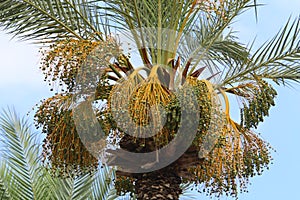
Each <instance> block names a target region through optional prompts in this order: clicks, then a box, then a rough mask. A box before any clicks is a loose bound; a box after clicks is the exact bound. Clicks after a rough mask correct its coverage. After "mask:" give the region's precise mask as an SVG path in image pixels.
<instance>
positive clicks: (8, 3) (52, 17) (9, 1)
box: [0, 0, 103, 42]
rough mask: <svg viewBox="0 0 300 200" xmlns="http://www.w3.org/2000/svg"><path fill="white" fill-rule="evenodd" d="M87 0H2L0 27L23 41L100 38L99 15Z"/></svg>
mask: <svg viewBox="0 0 300 200" xmlns="http://www.w3.org/2000/svg"><path fill="white" fill-rule="evenodd" d="M87 2H88V1H87V0H62V1H57V0H43V1H40V0H3V1H1V2H0V7H1V10H0V27H3V28H4V30H8V31H9V33H11V34H14V35H15V36H18V37H20V38H21V39H24V40H31V39H35V40H38V42H41V41H44V40H57V39H58V38H65V37H66V36H72V37H75V38H77V39H87V38H96V39H98V40H103V35H102V34H101V30H102V28H103V27H102V26H101V24H99V23H98V22H97V20H96V19H97V18H98V16H96V14H95V13H93V10H92V9H91V8H90V7H89V6H85V4H86V3H87Z"/></svg>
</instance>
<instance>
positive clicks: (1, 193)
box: [0, 168, 11, 200]
mask: <svg viewBox="0 0 300 200" xmlns="http://www.w3.org/2000/svg"><path fill="white" fill-rule="evenodd" d="M0 171H3V170H2V168H0ZM9 199H11V197H10V195H9V193H8V189H7V187H6V186H5V184H4V182H3V181H2V179H1V178H0V200H9Z"/></svg>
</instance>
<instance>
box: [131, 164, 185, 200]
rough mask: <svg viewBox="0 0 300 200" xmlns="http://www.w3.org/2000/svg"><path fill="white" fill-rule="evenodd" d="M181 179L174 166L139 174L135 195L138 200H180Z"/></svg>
mask: <svg viewBox="0 0 300 200" xmlns="http://www.w3.org/2000/svg"><path fill="white" fill-rule="evenodd" d="M180 184H181V178H180V176H179V175H178V173H177V170H176V169H175V167H174V166H172V165H171V166H168V167H165V168H163V169H161V170H158V171H154V172H149V173H144V174H139V175H138V176H137V177H136V182H135V193H136V196H137V199H138V200H145V199H150V200H152V199H153V200H154V199H155V200H156V199H157V200H164V199H168V200H178V199H179V195H180V194H181V193H182V189H181V188H180Z"/></svg>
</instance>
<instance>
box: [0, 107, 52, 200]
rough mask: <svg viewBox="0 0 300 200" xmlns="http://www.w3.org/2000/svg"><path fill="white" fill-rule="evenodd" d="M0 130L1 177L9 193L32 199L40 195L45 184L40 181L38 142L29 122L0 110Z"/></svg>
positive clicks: (14, 114)
mask: <svg viewBox="0 0 300 200" xmlns="http://www.w3.org/2000/svg"><path fill="white" fill-rule="evenodd" d="M0 132H1V134H2V136H3V138H4V144H3V145H4V147H3V148H5V151H4V153H3V154H4V155H3V157H4V159H5V161H4V163H5V168H6V169H5V170H6V171H5V172H4V173H3V174H2V175H5V176H3V177H2V179H3V181H4V182H5V183H7V184H8V185H7V188H8V191H9V193H10V194H11V196H13V197H16V198H18V199H34V198H38V197H39V195H44V194H43V192H44V191H45V187H46V186H47V185H46V184H41V182H42V177H41V176H40V163H39V158H38V155H39V152H40V151H39V149H38V146H37V144H39V143H40V142H39V140H38V139H37V137H36V136H34V134H32V133H31V132H30V125H29V123H28V122H27V121H26V120H25V119H20V118H19V117H18V116H17V114H16V113H15V112H14V111H11V110H9V111H3V114H2V116H0ZM37 186H39V187H37ZM17 188H18V189H17ZM20 190H22V192H20Z"/></svg>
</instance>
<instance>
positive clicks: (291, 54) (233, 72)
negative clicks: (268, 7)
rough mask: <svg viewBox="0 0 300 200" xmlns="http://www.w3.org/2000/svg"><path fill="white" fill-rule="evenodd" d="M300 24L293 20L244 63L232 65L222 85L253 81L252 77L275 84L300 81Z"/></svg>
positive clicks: (297, 20)
mask: <svg viewBox="0 0 300 200" xmlns="http://www.w3.org/2000/svg"><path fill="white" fill-rule="evenodd" d="M299 25H300V21H299V19H296V20H294V21H293V22H290V19H289V20H288V22H287V23H286V25H285V26H284V28H283V29H282V30H281V31H279V32H278V33H277V34H276V35H275V36H274V37H273V38H272V39H271V40H270V41H268V42H266V43H265V44H263V45H262V46H261V47H260V48H258V50H257V51H255V52H254V53H253V55H252V56H250V57H249V59H247V60H246V61H245V62H244V63H242V64H241V65H239V66H231V67H230V69H229V70H228V71H227V73H226V75H225V77H224V81H223V85H226V84H233V83H237V82H242V81H247V80H251V79H253V75H255V76H258V77H260V78H267V79H271V80H273V81H275V82H276V83H285V81H287V80H291V81H296V82H299V79H300V49H299V44H300V29H299V28H300V27H299Z"/></svg>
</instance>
